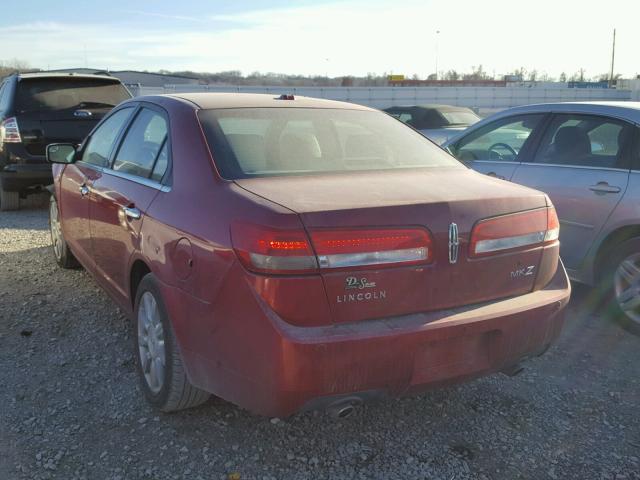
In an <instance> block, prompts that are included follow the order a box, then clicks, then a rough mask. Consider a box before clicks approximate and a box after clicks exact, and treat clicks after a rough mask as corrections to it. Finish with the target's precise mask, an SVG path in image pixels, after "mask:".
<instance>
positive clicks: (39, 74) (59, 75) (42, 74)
mask: <svg viewBox="0 0 640 480" xmlns="http://www.w3.org/2000/svg"><path fill="white" fill-rule="evenodd" d="M16 75H17V76H18V77H20V78H69V77H73V78H91V79H96V78H100V79H102V80H110V81H112V82H119V81H120V80H118V79H117V78H115V77H112V76H110V75H95V74H92V73H87V74H83V73H60V72H37V73H17V74H16Z"/></svg>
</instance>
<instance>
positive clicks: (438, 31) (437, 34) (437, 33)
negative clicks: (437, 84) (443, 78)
mask: <svg viewBox="0 0 640 480" xmlns="http://www.w3.org/2000/svg"><path fill="white" fill-rule="evenodd" d="M439 35H440V30H436V80H438V36H439Z"/></svg>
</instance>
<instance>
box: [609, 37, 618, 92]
mask: <svg viewBox="0 0 640 480" xmlns="http://www.w3.org/2000/svg"><path fill="white" fill-rule="evenodd" d="M615 60H616V29H615V28H614V29H613V48H612V49H611V73H610V74H609V88H612V87H613V65H614V63H615Z"/></svg>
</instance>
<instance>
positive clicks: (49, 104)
mask: <svg viewBox="0 0 640 480" xmlns="http://www.w3.org/2000/svg"><path fill="white" fill-rule="evenodd" d="M130 97H131V95H130V94H129V92H128V91H127V89H126V88H125V87H124V86H123V85H122V84H121V83H114V82H110V81H108V80H100V79H95V80H93V79H78V78H74V79H72V78H38V79H33V78H31V79H23V80H21V81H20V82H19V83H18V89H17V92H16V110H17V111H18V112H21V113H25V112H39V111H48V112H51V111H60V110H68V109H81V108H82V109H91V108H111V107H114V106H116V105H117V104H119V103H120V102H122V101H123V100H126V99H128V98H130Z"/></svg>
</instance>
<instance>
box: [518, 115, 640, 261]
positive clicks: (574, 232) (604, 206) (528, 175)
mask: <svg viewBox="0 0 640 480" xmlns="http://www.w3.org/2000/svg"><path fill="white" fill-rule="evenodd" d="M632 137H633V127H632V126H631V125H629V124H627V123H625V122H623V121H620V120H616V119H612V118H607V117H599V116H593V115H581V114H557V115H555V116H554V117H553V119H552V120H551V122H550V123H549V126H548V127H547V129H546V131H545V133H544V136H543V138H542V140H541V142H540V146H539V148H538V150H537V152H536V154H535V157H534V159H533V161H532V162H528V163H523V164H521V165H520V166H519V167H518V169H517V170H516V172H515V174H514V176H513V181H514V182H516V183H520V184H523V185H527V186H530V187H532V188H535V189H538V190H542V191H543V192H545V193H547V194H548V195H549V197H550V198H551V201H552V202H553V204H554V205H555V207H556V211H557V212H558V217H559V219H560V255H561V257H562V259H563V261H564V262H565V265H566V266H567V268H570V269H574V270H575V269H578V268H579V267H580V265H581V263H582V260H583V259H584V257H585V255H586V254H587V252H588V250H589V248H590V247H591V244H592V242H593V241H594V239H595V237H596V236H597V235H598V233H599V232H600V230H601V228H602V227H603V225H604V224H605V222H606V221H607V219H608V218H609V215H610V214H611V212H612V211H613V209H614V208H615V206H616V205H617V204H618V202H619V201H620V199H621V198H622V196H623V194H624V192H625V190H626V188H627V183H628V180H629V169H630V152H629V150H630V147H631V143H632Z"/></svg>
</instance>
